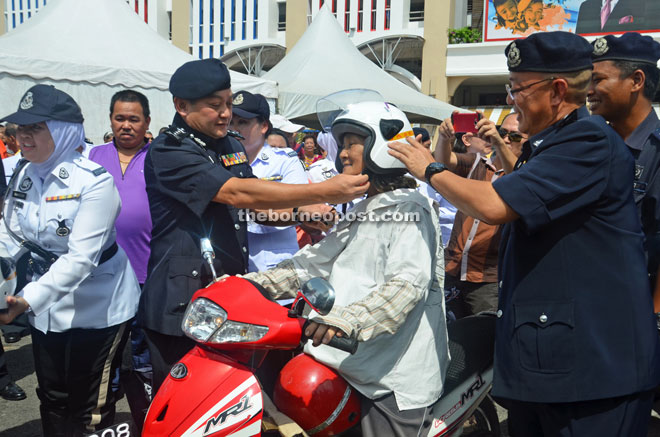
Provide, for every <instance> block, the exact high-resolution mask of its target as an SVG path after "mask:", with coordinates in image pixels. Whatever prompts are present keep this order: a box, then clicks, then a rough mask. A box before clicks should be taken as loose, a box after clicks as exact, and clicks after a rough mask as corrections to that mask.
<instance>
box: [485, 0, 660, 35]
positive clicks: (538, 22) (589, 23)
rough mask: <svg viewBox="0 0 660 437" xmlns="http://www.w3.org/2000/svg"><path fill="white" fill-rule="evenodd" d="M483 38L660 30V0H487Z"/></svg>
mask: <svg viewBox="0 0 660 437" xmlns="http://www.w3.org/2000/svg"><path fill="white" fill-rule="evenodd" d="M485 7H486V11H485V16H486V17H487V20H485V24H484V41H504V40H512V39H516V38H523V37H526V36H528V35H530V34H532V33H534V32H551V31H555V30H563V31H566V32H573V33H579V34H580V35H602V34H608V33H623V32H628V31H637V32H656V31H660V1H659V0H486V2H485Z"/></svg>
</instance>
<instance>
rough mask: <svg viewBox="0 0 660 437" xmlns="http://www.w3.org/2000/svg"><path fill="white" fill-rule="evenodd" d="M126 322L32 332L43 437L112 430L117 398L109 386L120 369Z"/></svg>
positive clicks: (68, 436)
mask: <svg viewBox="0 0 660 437" xmlns="http://www.w3.org/2000/svg"><path fill="white" fill-rule="evenodd" d="M129 325H130V321H128V322H124V323H121V324H119V325H115V326H111V327H108V328H102V329H70V330H68V331H65V332H50V331H49V332H48V333H46V334H44V333H43V332H41V331H38V330H37V329H34V328H32V347H33V353H34V364H35V370H36V373H37V382H38V384H39V387H38V388H37V395H38V396H39V399H40V400H41V406H40V410H41V421H42V427H43V430H44V435H45V436H46V437H51V436H57V437H60V436H62V437H70V436H75V437H77V436H82V435H84V434H86V433H89V432H92V431H95V430H99V429H103V428H106V427H108V426H110V425H112V423H113V421H114V416H115V402H116V401H117V400H118V397H117V395H116V394H115V393H114V392H113V391H112V388H111V382H112V378H113V375H114V374H115V371H116V369H117V368H118V367H119V366H120V365H121V351H122V350H123V349H124V345H125V343H126V340H127V338H128V332H129V330H128V329H127V326H129Z"/></svg>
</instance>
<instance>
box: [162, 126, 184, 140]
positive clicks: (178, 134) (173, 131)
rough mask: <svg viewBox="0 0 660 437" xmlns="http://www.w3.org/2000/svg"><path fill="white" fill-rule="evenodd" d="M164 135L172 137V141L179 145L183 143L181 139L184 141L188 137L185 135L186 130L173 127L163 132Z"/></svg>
mask: <svg viewBox="0 0 660 437" xmlns="http://www.w3.org/2000/svg"><path fill="white" fill-rule="evenodd" d="M165 134H166V135H168V136H170V137H172V138H174V139H175V140H177V142H179V143H180V142H181V141H183V139H184V138H185V137H187V136H188V135H187V134H186V130H185V129H184V128H182V127H175V126H170V127H168V128H167V130H166V131H165Z"/></svg>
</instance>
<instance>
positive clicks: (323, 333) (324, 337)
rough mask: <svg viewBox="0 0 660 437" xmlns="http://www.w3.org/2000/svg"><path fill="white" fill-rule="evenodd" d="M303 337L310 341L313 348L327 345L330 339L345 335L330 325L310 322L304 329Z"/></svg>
mask: <svg viewBox="0 0 660 437" xmlns="http://www.w3.org/2000/svg"><path fill="white" fill-rule="evenodd" d="M305 335H306V336H307V337H309V338H311V339H312V341H313V343H312V344H313V345H314V346H319V345H320V344H328V343H330V340H332V337H334V336H335V335H336V336H337V337H347V335H346V334H345V333H344V331H342V330H341V329H339V328H336V327H334V326H330V325H323V324H321V323H317V322H312V321H310V322H309V324H308V325H307V328H306V329H305Z"/></svg>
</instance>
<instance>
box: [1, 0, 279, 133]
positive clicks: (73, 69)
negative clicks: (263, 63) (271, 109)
mask: <svg viewBox="0 0 660 437" xmlns="http://www.w3.org/2000/svg"><path fill="white" fill-rule="evenodd" d="M193 59H194V58H193V57H192V56H191V55H189V54H188V53H186V52H184V51H182V50H180V49H178V48H177V47H175V46H172V45H171V44H170V43H169V42H168V41H167V40H165V39H164V38H162V37H161V36H160V35H159V34H158V33H157V32H155V31H154V30H153V29H151V28H150V27H149V26H148V25H147V24H146V23H144V22H143V21H142V20H141V19H140V17H139V16H138V15H137V14H135V13H134V12H133V11H132V10H131V9H130V7H129V6H128V5H127V4H126V2H125V1H121V0H85V1H80V0H57V1H55V0H53V1H52V2H48V5H47V6H45V7H43V8H40V11H39V13H38V14H36V16H34V17H32V18H30V19H29V20H28V21H27V22H25V23H24V24H22V25H21V26H19V27H17V28H16V29H15V30H13V31H11V32H9V33H8V34H6V35H3V36H2V37H0V65H2V69H1V70H0V108H2V109H1V111H0V117H1V116H4V115H7V114H9V113H11V112H13V111H15V110H16V108H17V107H18V103H19V101H20V99H21V97H22V96H23V94H24V93H25V91H27V89H28V88H30V87H31V86H32V85H34V84H37V83H46V84H52V85H55V86H56V87H57V88H59V89H61V90H62V91H65V92H66V93H68V94H70V95H71V96H72V97H73V98H74V99H75V100H76V102H78V104H79V105H80V107H81V108H82V112H83V116H84V117H85V130H86V133H87V136H88V138H90V139H92V140H93V141H94V142H95V143H97V144H98V143H100V142H101V139H102V137H103V134H104V133H105V132H107V131H109V130H110V121H109V105H110V99H111V97H112V95H113V94H114V93H115V92H117V91H120V90H122V89H127V88H130V89H133V90H136V91H139V92H141V93H143V94H144V95H146V96H147V98H148V99H149V104H150V107H151V126H150V129H151V130H152V132H154V134H157V132H158V129H160V128H161V127H162V126H167V125H169V124H170V123H171V121H172V117H173V116H174V107H173V105H172V96H171V94H170V93H169V91H168V84H169V80H170V76H171V75H172V73H174V71H175V70H176V69H177V68H178V67H179V66H180V65H182V64H183V63H185V62H188V61H191V60H193ZM231 81H232V88H233V89H245V90H249V91H251V92H255V93H261V94H263V95H264V96H266V97H269V98H276V97H277V88H276V85H275V83H273V82H270V81H267V80H263V79H259V78H254V77H250V76H247V75H244V74H240V73H237V72H233V71H232V72H231Z"/></svg>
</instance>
